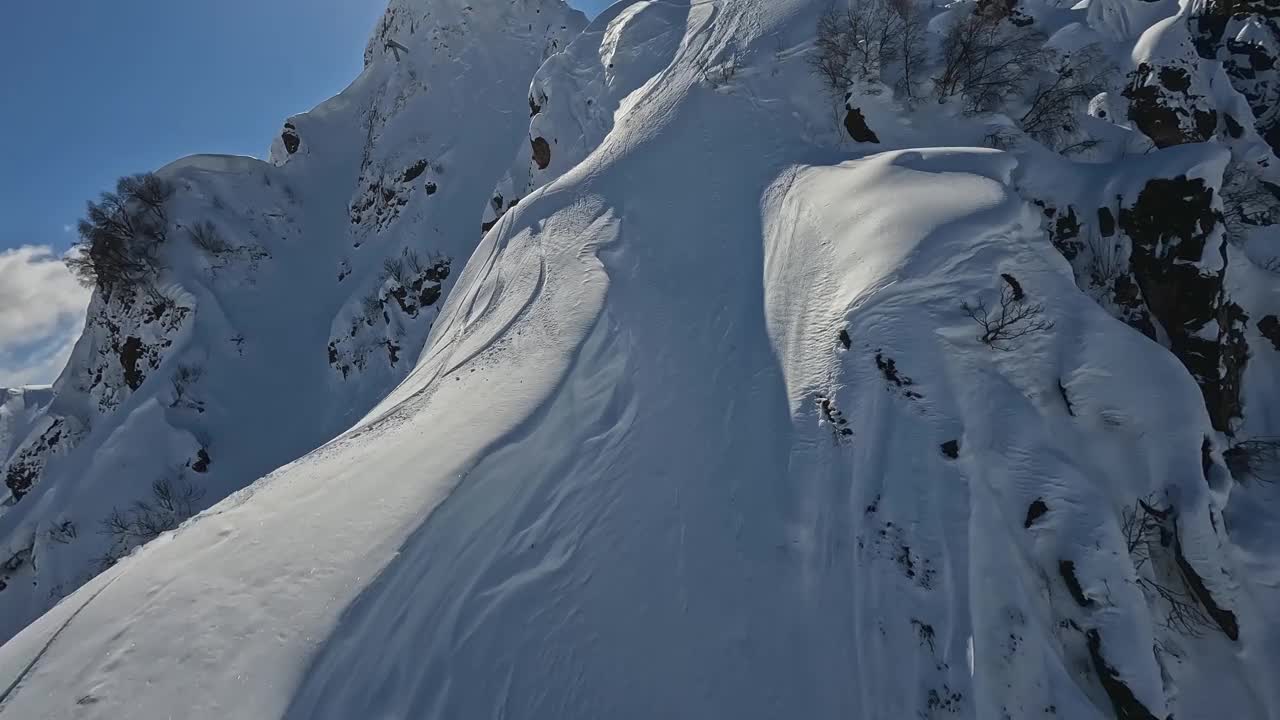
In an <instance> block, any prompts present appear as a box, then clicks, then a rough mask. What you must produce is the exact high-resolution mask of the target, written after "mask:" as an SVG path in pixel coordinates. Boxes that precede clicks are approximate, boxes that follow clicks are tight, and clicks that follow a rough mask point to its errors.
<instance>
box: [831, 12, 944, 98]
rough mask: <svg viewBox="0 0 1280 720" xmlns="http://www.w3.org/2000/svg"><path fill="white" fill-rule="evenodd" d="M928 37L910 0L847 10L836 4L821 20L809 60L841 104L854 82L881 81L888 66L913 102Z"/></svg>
mask: <svg viewBox="0 0 1280 720" xmlns="http://www.w3.org/2000/svg"><path fill="white" fill-rule="evenodd" d="M924 33H925V29H924V24H923V23H922V22H921V21H920V17H919V15H918V13H917V11H916V10H915V7H914V5H913V4H912V3H911V2H909V0H852V1H851V2H850V4H849V5H848V6H847V7H846V8H845V9H843V10H841V9H838V8H837V7H836V6H835V5H832V6H831V7H830V8H829V9H828V10H827V12H826V13H825V14H823V16H822V17H821V18H819V19H818V32H817V39H816V41H815V45H816V47H817V53H816V54H815V55H814V56H813V58H812V60H811V62H812V64H813V68H814V71H815V72H816V73H817V74H818V75H819V76H821V77H822V79H823V81H824V84H825V85H826V87H827V90H828V92H830V93H831V95H832V96H833V97H834V98H837V99H838V100H840V101H842V102H843V100H844V97H845V93H846V92H848V91H849V87H850V86H851V85H853V83H854V82H855V81H858V80H879V81H883V80H885V70H886V68H888V67H890V66H894V67H896V68H897V69H898V70H899V75H900V77H899V78H898V81H897V83H896V88H897V90H898V91H899V92H900V93H901V94H902V96H903V97H904V98H906V99H908V100H910V99H913V98H914V94H913V88H914V87H915V83H916V82H917V80H918V76H919V74H920V72H921V68H922V67H923V66H924V63H925V59H926V55H925V52H926V51H925V44H924Z"/></svg>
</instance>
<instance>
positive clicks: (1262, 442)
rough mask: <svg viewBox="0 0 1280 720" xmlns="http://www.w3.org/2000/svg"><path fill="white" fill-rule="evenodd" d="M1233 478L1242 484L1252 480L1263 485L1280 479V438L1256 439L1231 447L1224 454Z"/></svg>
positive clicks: (1223, 456)
mask: <svg viewBox="0 0 1280 720" xmlns="http://www.w3.org/2000/svg"><path fill="white" fill-rule="evenodd" d="M1222 458H1223V459H1224V460H1226V462H1227V468H1229V469H1230V470H1231V474H1232V476H1234V477H1235V478H1236V480H1238V481H1240V482H1244V481H1245V478H1251V479H1253V480H1257V481H1259V482H1263V483H1272V482H1275V480H1276V478H1277V477H1280V437H1267V438H1254V439H1253V440H1245V441H1242V442H1238V443H1236V444H1234V445H1232V446H1231V449H1229V450H1227V451H1226V452H1224V453H1223V454H1222Z"/></svg>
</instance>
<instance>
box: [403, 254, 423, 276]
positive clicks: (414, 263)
mask: <svg viewBox="0 0 1280 720" xmlns="http://www.w3.org/2000/svg"><path fill="white" fill-rule="evenodd" d="M404 264H405V267H406V268H408V270H409V272H411V273H413V274H414V275H415V276H416V275H421V274H422V258H421V257H419V256H418V252H417V251H416V250H414V249H413V248H405V249H404Z"/></svg>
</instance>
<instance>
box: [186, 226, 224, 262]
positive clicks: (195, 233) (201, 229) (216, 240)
mask: <svg viewBox="0 0 1280 720" xmlns="http://www.w3.org/2000/svg"><path fill="white" fill-rule="evenodd" d="M187 232H188V233H189V234H190V235H191V242H192V243H193V244H195V246H196V247H198V248H200V249H201V250H203V251H205V252H206V253H208V254H209V255H212V256H215V257H216V256H218V255H225V254H227V253H229V252H231V250H232V247H231V243H228V242H227V240H226V238H224V237H222V233H220V232H219V231H218V227H217V226H216V225H214V224H213V223H211V222H209V221H208V220H205V221H202V222H198V223H196V224H195V225H192V226H191V228H190V229H189V230H188V231H187Z"/></svg>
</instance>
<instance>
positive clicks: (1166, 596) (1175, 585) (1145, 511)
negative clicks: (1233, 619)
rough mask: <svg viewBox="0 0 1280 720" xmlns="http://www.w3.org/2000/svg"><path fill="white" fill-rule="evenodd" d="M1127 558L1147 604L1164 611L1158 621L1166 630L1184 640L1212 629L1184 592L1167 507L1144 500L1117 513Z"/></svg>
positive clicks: (1173, 523)
mask: <svg viewBox="0 0 1280 720" xmlns="http://www.w3.org/2000/svg"><path fill="white" fill-rule="evenodd" d="M1120 530H1121V532H1122V533H1123V534H1124V539H1125V545H1126V549H1127V550H1128V551H1129V558H1130V560H1132V561H1133V568H1134V570H1135V571H1136V573H1137V578H1138V579H1137V583H1138V587H1139V588H1140V589H1141V590H1142V594H1143V595H1144V596H1145V597H1146V598H1147V601H1148V602H1149V603H1153V604H1158V605H1159V606H1160V607H1161V609H1162V610H1163V612H1164V620H1163V621H1162V622H1161V624H1162V625H1164V626H1165V627H1166V628H1168V629H1169V630H1172V631H1174V632H1177V633H1179V634H1181V635H1185V636H1187V637H1200V636H1201V635H1203V634H1204V632H1205V631H1206V630H1212V629H1214V628H1215V627H1216V625H1215V624H1214V623H1213V620H1211V619H1210V618H1209V616H1208V615H1206V614H1205V612H1204V610H1203V609H1201V607H1200V605H1199V603H1198V602H1197V601H1196V599H1195V596H1194V595H1192V593H1191V592H1190V591H1189V590H1188V589H1187V586H1186V580H1185V578H1183V577H1182V575H1181V571H1180V570H1179V569H1178V564H1177V562H1176V560H1175V555H1176V553H1177V552H1178V548H1177V543H1178V537H1177V522H1176V517H1175V516H1174V514H1173V510H1172V509H1170V508H1164V509H1161V508H1158V507H1156V503H1155V501H1154V500H1153V499H1152V498H1150V497H1148V498H1146V499H1144V500H1138V501H1137V502H1136V503H1134V504H1133V505H1132V506H1129V507H1126V508H1124V510H1123V511H1122V513H1121V524H1120Z"/></svg>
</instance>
